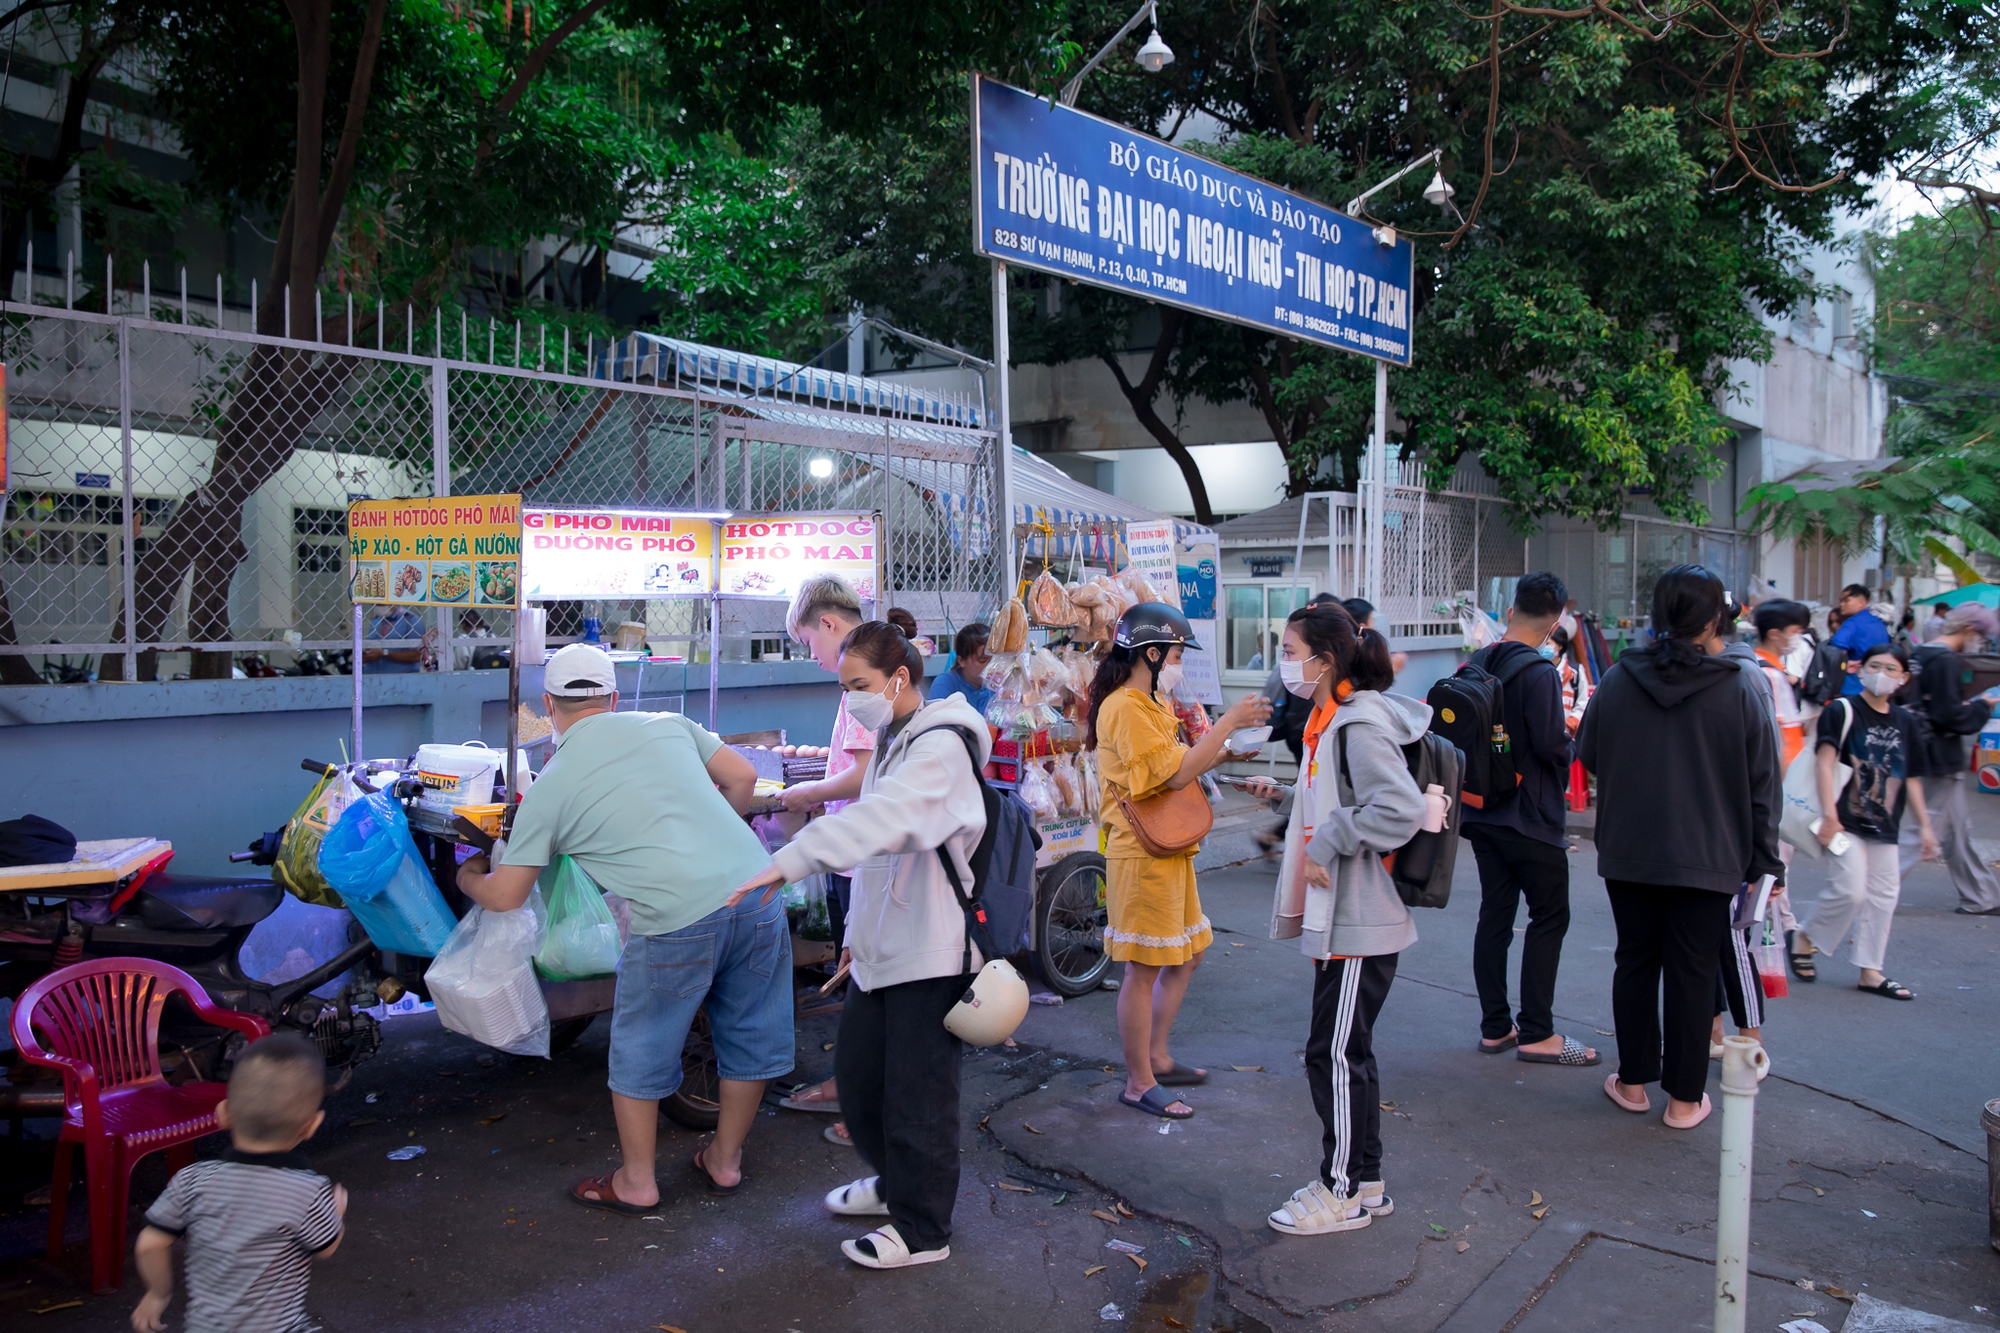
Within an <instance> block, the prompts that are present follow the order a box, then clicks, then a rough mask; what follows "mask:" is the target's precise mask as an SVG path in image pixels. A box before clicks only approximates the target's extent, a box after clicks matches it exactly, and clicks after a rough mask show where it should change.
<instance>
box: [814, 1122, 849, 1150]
mask: <svg viewBox="0 0 2000 1333" xmlns="http://www.w3.org/2000/svg"><path fill="white" fill-rule="evenodd" d="M819 1136H820V1137H821V1138H823V1139H825V1140H826V1141H827V1142H828V1143H831V1144H832V1145H833V1146H834V1147H836V1148H852V1147H853V1146H854V1138H853V1136H852V1135H850V1134H849V1133H848V1132H847V1122H846V1121H845V1120H836V1121H834V1122H833V1123H832V1124H830V1125H828V1126H827V1127H826V1128H825V1129H822V1130H821V1131H820V1132H819Z"/></svg>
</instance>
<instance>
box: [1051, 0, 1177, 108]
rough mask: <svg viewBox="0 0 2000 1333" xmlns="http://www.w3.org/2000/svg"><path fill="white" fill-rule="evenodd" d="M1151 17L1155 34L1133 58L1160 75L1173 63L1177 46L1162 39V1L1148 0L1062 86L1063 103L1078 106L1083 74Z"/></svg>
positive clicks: (1140, 65)
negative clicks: (1160, 2)
mask: <svg viewBox="0 0 2000 1333" xmlns="http://www.w3.org/2000/svg"><path fill="white" fill-rule="evenodd" d="M1149 19H1150V20H1151V21H1152V24H1153V35H1152V36H1151V37H1148V38H1147V39H1146V44H1145V45H1144V46H1142V47H1140V48H1139V52H1138V54H1137V55H1136V56H1135V57H1134V59H1136V60H1137V61H1138V62H1139V67H1140V68H1141V69H1143V70H1145V71H1146V72H1147V73H1148V74H1158V73H1159V72H1160V71H1161V70H1163V69H1165V68H1166V67H1167V66H1168V65H1171V64H1173V63H1174V49H1173V48H1172V47H1171V46H1168V45H1167V44H1166V43H1165V42H1164V41H1162V40H1160V7H1159V0H1146V3H1145V4H1143V5H1141V6H1139V12H1138V13H1136V14H1134V15H1133V16H1132V17H1131V18H1129V19H1126V20H1125V26H1124V27H1122V28H1120V29H1119V30H1118V32H1117V34H1116V35H1115V36H1113V37H1112V39H1111V40H1110V41H1108V42H1106V43H1105V44H1104V45H1103V46H1102V47H1100V48H1099V49H1098V52H1097V54H1096V55H1094V56H1092V57H1091V58H1090V59H1089V60H1087V61H1085V62H1084V66H1083V68H1082V69H1080V70H1078V71H1077V72H1076V77H1075V78H1073V79H1071V80H1070V81H1069V82H1068V83H1065V84H1064V85H1063V90H1062V92H1061V94H1060V95H1059V96H1058V97H1057V99H1056V100H1057V101H1059V102H1061V103H1062V104H1063V105H1064V106H1075V105H1076V95H1077V94H1078V93H1080V92H1082V91H1083V80H1084V77H1085V76H1086V75H1088V74H1089V73H1090V71H1092V70H1094V69H1096V68H1097V67H1098V65H1099V64H1100V63H1102V61H1103V60H1104V57H1106V56H1108V55H1110V54H1111V53H1112V51H1114V50H1116V49H1117V47H1118V43H1120V42H1122V41H1124V40H1125V39H1126V38H1127V37H1129V36H1131V35H1132V34H1133V32H1135V31H1137V29H1138V27H1139V25H1140V24H1141V23H1144V22H1146V21H1147V20H1149Z"/></svg>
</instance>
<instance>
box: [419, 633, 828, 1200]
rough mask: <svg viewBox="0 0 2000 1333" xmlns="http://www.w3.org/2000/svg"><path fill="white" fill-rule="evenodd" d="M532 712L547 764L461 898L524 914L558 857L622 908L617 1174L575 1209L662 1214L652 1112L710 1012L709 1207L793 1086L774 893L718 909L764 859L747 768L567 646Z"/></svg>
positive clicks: (605, 660)
mask: <svg viewBox="0 0 2000 1333" xmlns="http://www.w3.org/2000/svg"><path fill="white" fill-rule="evenodd" d="M545 682H546V683H545V685H544V688H543V693H542V703H543V706H544V707H545V708H547V709H548V714H549V720H550V721H551V722H553V723H554V724H555V730H556V753H555V757H554V758H552V759H550V760H549V762H548V765H547V766H546V767H545V768H543V769H542V772H541V775H540V776H539V777H538V778H537V779H536V780H535V784H534V786H532V787H530V788H529V789H528V792H527V794H526V795H524V796H523V797H522V798H521V806H520V809H519V811H518V812H517V813H516V815H515V819H514V828H513V832H512V834H511V835H510V837H509V838H508V840H507V842H506V843H504V844H502V845H501V847H500V848H499V849H496V850H499V852H500V864H499V865H498V866H496V867H493V868H492V869H491V870H489V869H488V867H487V863H486V859H485V858H484V857H474V858H472V859H471V860H469V861H467V862H466V863H465V865H464V866H462V867H461V868H460V870H459V875H458V885H459V888H461V889H463V890H464V891H465V894H466V896H467V897H469V898H471V899H472V900H473V901H474V902H476V903H478V904H479V905H480V906H482V907H485V908H487V909H488V910H491V911H496V912H505V911H511V910H513V909H514V908H517V907H519V906H521V904H522V903H524V902H526V901H527V899H528V894H529V892H530V890H532V889H533V888H534V885H535V879H536V877H537V876H538V875H539V874H540V873H541V872H542V870H543V869H545V868H546V867H547V866H548V865H549V864H550V863H551V862H553V861H554V860H555V858H556V857H558V856H569V857H571V858H573V859H574V860H575V862H576V864H577V866H578V867H579V868H580V869H582V870H583V871H584V873H585V874H587V875H589V876H590V878H591V880H592V881H593V882H594V883H595V884H596V885H597V887H598V888H600V889H603V890H606V891H608V892H612V893H616V894H618V895H620V896H621V897H623V898H625V899H626V900H627V901H628V902H629V903H630V904H631V906H632V934H631V939H630V940H629V942H628V943H627V944H626V946H625V953H624V956H623V957H622V958H621V959H620V960H619V963H618V993H617V999H616V1001H615V1004H614V1007H613V1010H612V1015H611V1071H610V1079H609V1082H610V1085H611V1107H612V1111H613V1113H614V1115H615V1117H616V1119H617V1124H618V1144H619V1147H620V1149H621V1150H622V1151H623V1153H624V1164H623V1165H622V1166H620V1167H619V1168H618V1170H616V1171H614V1172H611V1173H609V1174H606V1175H603V1176H595V1177H591V1178H589V1179H585V1180H582V1181H579V1182H578V1183H577V1184H576V1185H575V1186H574V1187H573V1188H572V1189H571V1190H570V1197H571V1198H572V1199H574V1200H575V1201H576V1202H578V1203H580V1204H584V1205H585V1206H587V1207H592V1208H603V1209H606V1210H608V1211H611V1212H615V1213H623V1214H627V1215H631V1216H637V1215H640V1214H644V1213H649V1212H653V1211H655V1210H656V1209H657V1206H658V1204H659V1199H660V1188H659V1185H658V1183H657V1181H656V1180H655V1179H654V1147H655V1143H656V1140H657V1137H658V1133H659V1106H660V1099H661V1098H662V1097H668V1096H671V1095H673V1093H674V1092H675V1090H677V1089H678V1088H679V1087H680V1082H681V1048H682V1046H684V1045H685V1044H686V1042H687V1034H688V1028H689V1025H690V1024H692V1023H693V1021H694V1016H695V1013H696V1011H697V1010H699V1009H700V1008H702V1007H703V1005H706V1006H707V1008H708V1019H709V1027H710V1031H711V1034H712V1036H713V1039H714V1043H715V1054H716V1063H717V1065H718V1066H719V1072H720V1073H721V1075H722V1091H721V1098H720V1099H721V1118H720V1120H719V1122H718V1123H717V1125H716V1130H715V1138H714V1139H713V1140H711V1141H710V1142H709V1143H708V1144H706V1145H705V1146H704V1147H703V1148H702V1149H701V1150H700V1151H698V1152H696V1153H695V1154H694V1157H693V1159H692V1161H691V1166H692V1167H693V1170H694V1172H695V1173H696V1175H697V1176H698V1177H699V1178H700V1180H701V1183H702V1185H703V1186H704V1187H705V1188H706V1189H707V1191H708V1193H710V1194H734V1193H735V1192H736V1190H737V1189H738V1188H739V1187H740V1185H741V1184H742V1181H743V1169H742V1163H743V1142H744V1140H745V1139H746V1138H747V1137H748V1136H749V1133H750V1126H751V1123H752V1122H753V1121H754V1120H755V1119H756V1115H757V1106H758V1103H759V1102H760V1101H761V1100H762V1099H763V1096H764V1087H765V1085H766V1084H767V1083H768V1082H769V1081H770V1080H771V1079H774V1078H777V1077H778V1076H780V1075H782V1074H787V1073H790V1072H791V1069H792V1052H793V1048H794V1036H793V1032H792V958H791V953H792V944H791V935H790V933H789V932H788V931H787V930H786V927H785V909H784V904H783V903H782V901H780V900H779V898H778V897H777V895H775V894H773V895H769V901H768V902H765V903H763V904H762V905H759V904H758V902H757V900H756V899H754V898H752V899H745V900H744V901H743V902H742V903H740V904H738V905H737V906H735V907H728V906H726V905H725V903H726V901H727V899H728V898H729V895H730V893H731V892H732V891H733V890H734V889H735V888H736V886H737V885H739V884H741V883H743V882H744V881H745V880H746V879H749V878H750V877H751V876H753V875H755V874H757V873H758V872H759V871H761V870H762V869H763V868H764V864H765V862H766V861H767V860H768V859H769V858H768V857H766V855H765V853H764V847H763V844H762V843H760V842H759V841H758V840H757V835H756V834H754V833H752V832H751V831H750V827H749V825H747V824H745V823H744V822H743V817H742V815H743V811H744V809H745V808H746V807H748V805H749V804H750V797H751V794H752V792H753V791H754V790H755V788H756V785H757V773H756V770H755V769H753V768H752V767H751V766H750V763H749V761H748V760H746V759H744V758H743V756H742V755H739V754H737V753H736V752H735V751H734V750H731V749H730V748H729V747H728V746H726V745H724V744H723V743H722V741H721V740H720V739H719V738H717V737H716V736H715V735H714V734H713V733H711V732H709V731H708V730H706V729H705V728H703V727H700V726H697V725H696V724H695V723H694V722H692V721H691V720H689V719H688V718H685V717H683V716H681V715H680V714H679V713H639V712H630V713H620V712H618V711H617V707H618V679H617V676H616V675H615V674H614V673H613V671H612V666H611V658H610V657H609V656H607V655H606V654H605V653H604V651H603V650H602V649H599V648H596V647H592V646H590V645H587V644H581V643H573V644H570V645H569V646H567V647H565V648H563V649H561V650H559V651H558V652H557V653H556V654H555V655H554V656H552V657H551V658H550V659H549V663H548V666H547V668H546V669H545Z"/></svg>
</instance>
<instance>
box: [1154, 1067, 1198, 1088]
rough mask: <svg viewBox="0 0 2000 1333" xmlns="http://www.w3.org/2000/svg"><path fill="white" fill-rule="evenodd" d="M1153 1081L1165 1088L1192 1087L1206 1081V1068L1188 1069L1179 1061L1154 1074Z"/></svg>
mask: <svg viewBox="0 0 2000 1333" xmlns="http://www.w3.org/2000/svg"><path fill="white" fill-rule="evenodd" d="M1153 1082H1155V1083H1157V1084H1159V1085H1160V1086H1162V1087H1166V1088H1192V1087H1198V1086H1199V1085H1201V1084H1203V1083H1206V1082H1208V1071H1207V1070H1206V1069H1189V1068H1188V1067H1187V1066H1186V1065H1184V1064H1181V1063H1180V1062H1179V1061H1175V1062H1174V1067H1173V1068H1172V1069H1169V1070H1168V1071H1167V1072H1166V1073H1164V1074H1154V1075H1153Z"/></svg>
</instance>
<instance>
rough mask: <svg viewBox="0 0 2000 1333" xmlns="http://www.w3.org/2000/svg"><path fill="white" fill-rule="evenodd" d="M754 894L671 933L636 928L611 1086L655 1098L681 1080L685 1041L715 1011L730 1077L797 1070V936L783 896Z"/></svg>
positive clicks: (623, 973) (625, 964)
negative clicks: (700, 1016) (701, 1017)
mask: <svg viewBox="0 0 2000 1333" xmlns="http://www.w3.org/2000/svg"><path fill="white" fill-rule="evenodd" d="M762 896H763V895H761V894H756V893H753V894H750V895H749V896H747V897H745V898H744V900H743V901H742V902H741V903H738V904H737V905H736V906H735V907H724V908H721V909H719V910H718V911H715V912H712V913H710V914H709V915H708V916H705V917H703V918H702V919H701V920H699V921H697V922H695V923H694V924H693V925H691V926H686V927H683V928H682V929H680V930H676V931H674V932H672V933H671V934H667V935H634V936H633V937H632V938H631V940H630V941H628V942H627V944H626V945H625V952H624V954H623V956H622V957H620V958H619V960H618V998H617V1001H616V1003H615V1004H614V1005H613V1006H612V1011H611V1078H610V1084H611V1090H612V1091H613V1092H615V1093H618V1094H619V1095H620V1096H624V1097H632V1098H636V1099H638V1100H641V1101H654V1100H657V1099H659V1098H662V1097H668V1096H671V1095H673V1093H674V1092H675V1090H676V1089H678V1088H679V1087H680V1085H681V1048H682V1047H684V1046H685V1045H686V1044H687V1035H688V1028H689V1026H690V1025H692V1024H693V1022H694V1016H695V1013H696V1011H698V1010H700V1009H702V1008H706V1009H707V1010H708V1024H709V1031H710V1033H711V1034H712V1036H713V1039H714V1042H715V1059H716V1065H717V1067H718V1070H719V1072H720V1073H721V1075H722V1077H724V1078H726V1079H732V1080H740V1081H743V1082H756V1081H759V1080H762V1079H771V1078H776V1077H778V1076H779V1075H780V1074H786V1073H790V1072H791V1068H792V1056H793V1052H794V1050H795V1049H796V1047H797V1039H796V1037H795V1036H794V1033H793V1025H792V937H791V933H790V931H789V930H788V929H787V928H786V925H785V908H784V903H783V901H782V900H781V899H780V898H779V897H778V895H776V894H773V895H772V896H771V901H770V903H769V904H766V905H761V906H760V905H759V903H758V900H759V899H760V898H761V897H762Z"/></svg>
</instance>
